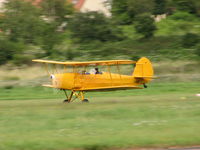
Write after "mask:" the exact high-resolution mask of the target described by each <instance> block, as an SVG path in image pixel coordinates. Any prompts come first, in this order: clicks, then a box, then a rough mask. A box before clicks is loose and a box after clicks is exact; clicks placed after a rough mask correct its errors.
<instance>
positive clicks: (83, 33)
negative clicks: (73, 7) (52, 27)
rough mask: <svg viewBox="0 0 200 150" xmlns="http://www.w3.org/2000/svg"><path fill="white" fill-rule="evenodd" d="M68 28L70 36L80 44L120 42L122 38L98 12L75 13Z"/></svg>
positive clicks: (116, 29) (118, 31) (114, 27)
mask: <svg viewBox="0 0 200 150" xmlns="http://www.w3.org/2000/svg"><path fill="white" fill-rule="evenodd" d="M68 27H69V30H70V31H71V33H72V36H73V37H74V38H75V39H78V41H79V42H82V43H83V42H91V41H95V40H99V41H102V42H105V41H113V40H121V39H122V36H123V35H122V33H121V32H120V30H118V28H117V27H116V26H114V25H112V24H111V22H110V21H109V19H108V18H106V17H105V16H104V15H103V14H101V13H98V12H87V13H77V14H76V15H75V16H74V17H73V18H72V20H71V21H70V22H69V26H68Z"/></svg>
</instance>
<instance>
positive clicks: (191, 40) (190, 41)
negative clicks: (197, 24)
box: [182, 33, 200, 48]
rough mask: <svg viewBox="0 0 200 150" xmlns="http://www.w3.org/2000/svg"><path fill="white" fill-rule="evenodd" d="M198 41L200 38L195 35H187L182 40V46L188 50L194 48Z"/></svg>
mask: <svg viewBox="0 0 200 150" xmlns="http://www.w3.org/2000/svg"><path fill="white" fill-rule="evenodd" d="M199 41H200V38H199V36H198V35H197V34H194V33H187V34H185V35H184V36H183V38H182V46H183V47H185V48H190V47H192V46H195V45H196V44H197V43H198V42H199Z"/></svg>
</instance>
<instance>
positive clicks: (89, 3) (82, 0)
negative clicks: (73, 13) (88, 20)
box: [0, 0, 111, 16]
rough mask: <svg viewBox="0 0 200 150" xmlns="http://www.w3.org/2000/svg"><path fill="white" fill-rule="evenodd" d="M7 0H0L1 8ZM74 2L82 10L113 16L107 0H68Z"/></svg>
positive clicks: (35, 1)
mask: <svg viewBox="0 0 200 150" xmlns="http://www.w3.org/2000/svg"><path fill="white" fill-rule="evenodd" d="M5 1H6V0H0V8H2V6H3V3H4V2H5ZM31 1H33V4H35V5H38V4H39V3H40V2H41V1H42V0H31ZM66 1H70V2H71V3H73V4H74V7H75V8H76V9H77V10H79V11H81V12H87V11H98V12H101V13H103V14H105V15H106V16H111V13H110V7H109V5H107V3H106V2H107V0H66Z"/></svg>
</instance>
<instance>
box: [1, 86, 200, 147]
mask: <svg viewBox="0 0 200 150" xmlns="http://www.w3.org/2000/svg"><path fill="white" fill-rule="evenodd" d="M197 93H200V83H195V82H192V83H153V84H150V85H149V88H148V89H144V90H128V91H116V92H107V93H106V92H103V93H88V94H87V95H86V96H87V97H88V98H89V100H90V103H89V104H82V103H81V102H75V103H71V104H63V103H62V100H63V99H64V96H63V93H62V92H61V93H60V92H56V91H54V90H51V89H46V88H41V87H16V88H12V89H5V88H1V89H0V99H1V100H0V141H1V142H0V149H2V150H4V149H5V150H41V149H42V150H64V149H84V150H101V149H107V148H111V149H116V148H127V147H131V148H135V147H137V148H140V147H171V146H192V145H200V135H199V133H200V126H199V124H200V117H199V115H200V97H197V96H195V94H197Z"/></svg>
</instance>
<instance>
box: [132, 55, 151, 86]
mask: <svg viewBox="0 0 200 150" xmlns="http://www.w3.org/2000/svg"><path fill="white" fill-rule="evenodd" d="M153 75H154V71H153V67H152V64H151V62H150V60H149V59H147V58H146V57H142V58H140V59H139V60H138V61H137V63H136V66H135V69H134V72H133V76H134V77H135V78H141V79H143V80H145V82H148V81H150V80H151V79H152V78H153Z"/></svg>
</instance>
